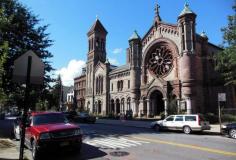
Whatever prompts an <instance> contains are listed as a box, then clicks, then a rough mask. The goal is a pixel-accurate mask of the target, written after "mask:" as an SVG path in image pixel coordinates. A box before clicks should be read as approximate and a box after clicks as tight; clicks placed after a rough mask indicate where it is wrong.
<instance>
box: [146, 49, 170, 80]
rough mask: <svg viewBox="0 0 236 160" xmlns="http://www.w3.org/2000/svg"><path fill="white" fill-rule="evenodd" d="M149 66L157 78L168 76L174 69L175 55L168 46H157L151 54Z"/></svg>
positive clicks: (148, 61) (149, 55) (148, 59)
mask: <svg viewBox="0 0 236 160" xmlns="http://www.w3.org/2000/svg"><path fill="white" fill-rule="evenodd" d="M146 63H147V66H148V69H149V71H151V73H153V74H155V75H156V76H157V77H164V76H166V75H167V74H168V73H169V72H170V71H171V70H172V68H173V54H172V51H171V50H170V49H169V48H167V47H166V46H157V47H155V48H154V49H152V50H151V52H149V54H148V57H147V61H146Z"/></svg>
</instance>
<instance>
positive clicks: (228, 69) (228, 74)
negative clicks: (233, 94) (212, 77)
mask: <svg viewBox="0 0 236 160" xmlns="http://www.w3.org/2000/svg"><path fill="white" fill-rule="evenodd" d="M232 8H233V10H234V13H235V14H234V15H230V16H228V26H227V27H224V28H222V32H223V33H224V37H223V38H224V42H223V43H224V46H225V47H224V50H223V51H222V52H220V53H219V54H217V55H216V57H215V58H216V62H217V65H216V67H215V68H216V70H217V71H218V72H220V73H221V75H222V77H223V79H224V81H225V85H236V1H235V4H234V6H233V7H232Z"/></svg>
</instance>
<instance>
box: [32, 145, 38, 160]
mask: <svg viewBox="0 0 236 160" xmlns="http://www.w3.org/2000/svg"><path fill="white" fill-rule="evenodd" d="M31 152H32V159H33V160H38V159H39V151H38V149H37V144H36V142H35V141H32V150H31Z"/></svg>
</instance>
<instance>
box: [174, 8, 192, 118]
mask: <svg viewBox="0 0 236 160" xmlns="http://www.w3.org/2000/svg"><path fill="white" fill-rule="evenodd" d="M195 19H196V14H195V13H193V12H192V11H191V10H190V8H189V6H188V4H185V6H184V9H183V11H182V12H181V13H180V15H179V16H178V27H179V33H180V36H181V37H180V38H181V58H180V68H182V69H181V72H180V80H181V84H182V98H183V99H185V102H186V108H187V113H188V114H191V113H192V112H195V111H196V109H195V93H194V92H195V89H194V87H195V79H196V77H195V75H196V70H195V61H196V53H195V52H196V49H195V45H196V33H195V25H196V24H195Z"/></svg>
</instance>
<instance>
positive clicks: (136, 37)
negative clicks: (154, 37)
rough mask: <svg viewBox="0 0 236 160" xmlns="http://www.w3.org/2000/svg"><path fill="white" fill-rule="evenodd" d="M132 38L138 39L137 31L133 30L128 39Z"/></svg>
mask: <svg viewBox="0 0 236 160" xmlns="http://www.w3.org/2000/svg"><path fill="white" fill-rule="evenodd" d="M134 39H140V37H139V35H138V33H137V31H136V30H135V31H134V33H133V34H132V36H131V37H130V38H129V41H131V40H134Z"/></svg>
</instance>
